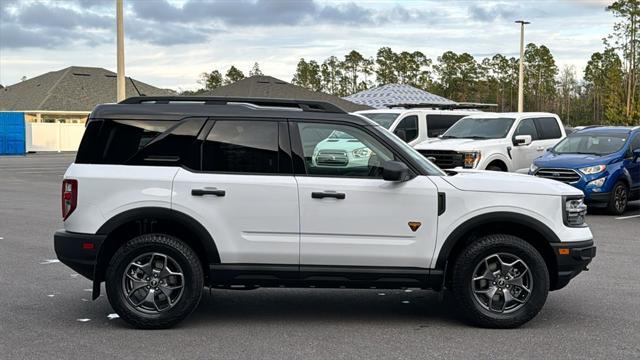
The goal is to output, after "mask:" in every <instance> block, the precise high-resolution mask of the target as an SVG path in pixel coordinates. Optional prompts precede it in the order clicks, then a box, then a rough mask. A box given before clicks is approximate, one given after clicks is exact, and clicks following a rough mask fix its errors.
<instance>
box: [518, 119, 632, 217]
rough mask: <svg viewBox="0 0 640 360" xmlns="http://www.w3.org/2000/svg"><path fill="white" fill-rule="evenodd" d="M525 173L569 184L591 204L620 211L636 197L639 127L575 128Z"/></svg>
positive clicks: (617, 213)
mask: <svg viewBox="0 0 640 360" xmlns="http://www.w3.org/2000/svg"><path fill="white" fill-rule="evenodd" d="M529 174H531V175H535V176H539V177H544V178H548V179H554V180H559V181H562V182H564V183H567V184H569V185H572V186H574V187H576V188H578V189H580V190H582V191H583V192H584V195H585V202H587V203H589V204H590V205H591V206H594V207H604V208H606V209H607V212H608V213H610V214H616V215H619V214H622V213H623V212H624V210H625V208H626V207H627V203H628V202H629V201H630V200H635V199H639V198H640V126H636V127H634V128H629V127H606V126H592V127H587V128H585V129H583V130H580V131H577V132H575V133H573V134H571V135H569V136H567V137H566V138H565V139H564V140H562V141H560V142H559V143H558V144H556V146H554V147H553V148H550V149H547V152H546V153H545V154H544V155H543V156H541V157H539V158H537V159H535V160H534V161H533V164H532V165H531V168H530V169H529Z"/></svg>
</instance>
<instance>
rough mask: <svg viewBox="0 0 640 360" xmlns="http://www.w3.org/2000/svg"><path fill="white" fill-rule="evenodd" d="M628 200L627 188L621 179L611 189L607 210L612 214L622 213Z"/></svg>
mask: <svg viewBox="0 0 640 360" xmlns="http://www.w3.org/2000/svg"><path fill="white" fill-rule="evenodd" d="M628 201H629V189H628V188H627V185H625V184H624V183H623V182H622V181H618V182H617V183H616V184H615V186H614V187H613V191H611V196H610V197H609V203H608V204H607V212H608V213H609V214H612V215H622V214H623V213H624V210H625V209H626V208H627V202H628Z"/></svg>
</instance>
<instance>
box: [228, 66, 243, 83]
mask: <svg viewBox="0 0 640 360" xmlns="http://www.w3.org/2000/svg"><path fill="white" fill-rule="evenodd" d="M224 77H225V78H224V83H225V85H229V84H233V83H234V82H236V81H240V80H242V79H244V78H245V76H244V73H243V72H242V71H240V70H238V68H237V67H235V66H233V65H231V67H230V68H229V70H227V73H226V74H225V76H224Z"/></svg>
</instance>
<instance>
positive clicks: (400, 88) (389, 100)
mask: <svg viewBox="0 0 640 360" xmlns="http://www.w3.org/2000/svg"><path fill="white" fill-rule="evenodd" d="M345 99H346V100H349V101H351V102H354V103H357V104H362V105H368V106H371V107H374V108H384V107H387V106H392V105H400V104H439V105H443V104H455V102H454V101H452V100H449V99H447V98H443V97H442V96H438V95H435V94H432V93H430V92H428V91H424V90H421V89H418V88H414V87H413V86H410V85H405V84H387V85H382V86H378V87H375V88H372V89H369V90H364V91H361V92H359V93H355V94H353V95H351V96H347V97H345Z"/></svg>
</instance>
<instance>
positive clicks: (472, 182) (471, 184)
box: [443, 170, 582, 195]
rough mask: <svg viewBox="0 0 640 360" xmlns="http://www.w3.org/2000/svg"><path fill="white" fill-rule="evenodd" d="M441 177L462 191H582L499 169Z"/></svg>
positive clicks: (546, 192) (539, 193)
mask: <svg viewBox="0 0 640 360" xmlns="http://www.w3.org/2000/svg"><path fill="white" fill-rule="evenodd" d="M456 172H457V174H456V175H453V176H446V177H443V179H444V180H445V181H447V182H448V183H449V184H451V185H452V186H453V187H455V188H457V189H459V190H462V191H483V192H501V193H516V194H533V195H582V191H580V190H578V189H576V188H574V187H573V186H570V185H567V184H565V183H562V182H560V181H556V180H550V179H543V178H539V177H535V176H531V175H524V174H516V173H505V172H500V171H484V170H460V171H456Z"/></svg>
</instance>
